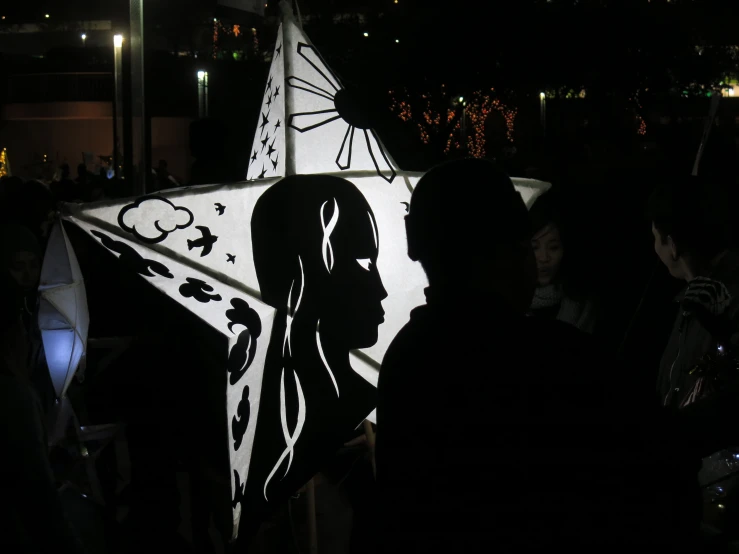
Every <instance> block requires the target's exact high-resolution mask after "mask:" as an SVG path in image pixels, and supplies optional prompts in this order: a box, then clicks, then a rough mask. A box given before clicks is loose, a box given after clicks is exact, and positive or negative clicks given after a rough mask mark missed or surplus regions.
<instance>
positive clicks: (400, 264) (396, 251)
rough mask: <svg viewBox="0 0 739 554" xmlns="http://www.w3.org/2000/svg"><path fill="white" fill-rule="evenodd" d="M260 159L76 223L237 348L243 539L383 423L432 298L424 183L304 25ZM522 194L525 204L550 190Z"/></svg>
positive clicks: (272, 94) (287, 54)
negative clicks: (366, 429) (225, 177)
mask: <svg viewBox="0 0 739 554" xmlns="http://www.w3.org/2000/svg"><path fill="white" fill-rule="evenodd" d="M249 154H250V164H249V168H248V172H247V180H246V181H245V182H243V183H238V184H231V185H207V186H199V187H191V188H185V189H179V190H171V191H165V192H159V193H157V194H156V195H151V196H144V197H141V198H136V199H131V200H125V201H113V202H104V203H98V204H90V205H85V206H70V207H69V210H68V213H67V216H66V217H67V219H69V220H71V221H73V222H74V223H76V224H77V225H79V226H80V227H81V228H82V229H84V230H85V231H87V232H88V233H90V234H91V235H92V236H93V237H94V238H95V239H96V240H97V241H98V242H100V243H101V244H102V245H103V246H104V247H105V248H107V249H108V250H110V251H112V252H113V253H115V254H116V255H117V256H118V258H119V261H120V262H121V263H123V264H125V265H126V266H128V267H130V268H132V269H133V270H135V271H136V272H138V273H139V274H141V275H142V276H143V277H144V278H146V279H147V280H149V281H150V282H151V283H152V284H153V285H154V286H155V287H157V288H158V289H159V290H161V291H162V292H164V293H165V294H167V295H168V296H170V297H172V298H173V299H175V300H176V301H177V302H179V303H180V304H181V305H183V306H184V307H185V308H186V309H188V310H190V311H192V312H193V313H195V314H196V315H197V316H198V317H199V318H201V319H202V320H203V321H204V322H205V323H207V324H208V325H210V326H211V327H213V328H214V329H216V330H217V331H218V332H219V333H221V335H222V336H223V337H224V339H225V340H224V348H225V347H227V348H228V358H227V367H224V369H223V371H224V374H226V373H227V379H226V380H225V383H226V385H225V387H226V390H224V396H223V397H224V400H225V403H226V406H225V412H226V418H225V420H224V421H223V425H224V426H227V427H228V436H229V439H230V440H229V442H228V445H225V444H224V447H223V448H224V450H223V455H224V457H225V456H226V455H228V460H229V464H230V478H231V493H232V496H231V502H232V509H233V534H232V535H233V537H234V538H235V537H236V536H237V534H238V528H239V520H240V517H241V514H242V513H244V512H247V511H248V512H249V513H250V514H252V513H259V512H260V511H262V510H264V509H266V508H268V507H269V506H270V505H272V504H274V503H278V502H281V501H284V500H285V499H286V498H287V497H288V495H290V494H293V493H294V492H295V491H296V490H297V489H299V488H300V487H301V486H302V485H303V484H304V483H305V482H306V481H307V480H308V479H310V477H311V476H312V475H313V474H314V473H315V472H316V471H317V470H318V469H319V468H320V464H321V463H322V462H323V460H325V458H326V457H327V456H330V455H331V453H332V452H333V451H334V450H335V449H336V448H337V447H339V446H340V445H341V442H342V440H343V439H345V438H346V435H347V433H348V432H351V431H352V430H353V429H355V428H356V427H357V426H358V425H360V424H361V422H362V421H363V420H364V419H365V418H372V417H373V410H374V405H375V404H374V402H375V396H374V392H375V389H376V384H377V376H378V370H379V366H380V362H381V361H382V357H383V355H384V353H385V351H386V350H387V347H388V346H389V344H390V341H391V340H392V339H393V337H394V336H395V334H396V333H397V332H398V331H399V330H400V328H401V327H402V326H403V325H404V324H405V323H406V322H407V321H408V318H409V314H410V311H411V310H412V309H413V308H414V307H416V306H418V305H420V304H422V303H423V302H424V295H423V289H424V287H425V286H426V284H427V283H426V277H425V275H424V273H423V271H422V269H421V267H420V265H418V264H415V263H413V262H411V261H410V260H409V259H408V256H407V254H406V238H405V226H404V216H405V215H406V213H407V207H408V203H409V201H410V195H411V192H412V190H413V187H414V185H415V184H416V183H417V181H418V179H419V178H420V177H421V175H422V174H421V173H414V172H406V171H401V170H400V169H398V168H397V166H396V165H395V163H394V162H393V160H392V158H391V157H390V155H389V154H388V153H387V152H386V150H385V148H384V147H383V145H382V143H381V142H380V140H379V138H378V137H377V135H376V133H375V132H374V131H373V130H372V127H371V122H370V121H367V120H366V119H365V117H364V116H363V114H362V113H361V112H360V111H358V110H357V107H356V103H355V102H354V101H353V99H352V98H351V96H350V93H349V92H348V91H347V90H346V89H345V88H344V87H343V86H342V84H341V82H340V81H339V79H338V78H337V77H336V75H335V74H334V73H333V72H332V71H331V69H330V68H329V67H328V66H327V65H326V63H325V62H324V61H323V59H322V58H321V56H320V55H319V54H318V51H317V50H316V49H315V47H314V46H313V45H312V44H311V42H310V41H309V40H308V38H307V37H306V36H305V34H304V33H303V31H302V29H300V27H299V26H298V25H297V24H296V22H295V21H294V19H293V18H292V15H291V14H284V15H283V20H282V24H281V26H280V29H279V31H278V38H277V43H276V46H275V51H274V56H273V59H272V65H271V68H270V74H269V79H268V81H267V86H266V89H265V92H264V99H263V103H262V109H261V113H260V115H259V120H258V121H257V130H256V134H255V137H254V141H253V146H252V149H251V151H250V153H249ZM291 176H293V177H291ZM295 176H297V177H295ZM285 177H287V178H286V179H283V178H285ZM337 178H341V179H337ZM514 183H515V185H516V187H517V189H518V190H519V191H520V192H521V194H522V196H523V198H524V200H525V201H526V203H527V204H528V205H530V204H531V203H532V202H533V200H534V198H535V197H536V196H537V195H538V194H539V193H540V192H541V191H543V190H545V189H546V187H547V185H546V184H544V183H541V182H538V181H531V180H526V179H520V180H514ZM455 185H457V184H456V183H455ZM457 190H459V188H458V189H457ZM461 193H462V194H463V191H461ZM451 209H464V208H463V206H461V204H459V203H456V204H455V205H454V206H451Z"/></svg>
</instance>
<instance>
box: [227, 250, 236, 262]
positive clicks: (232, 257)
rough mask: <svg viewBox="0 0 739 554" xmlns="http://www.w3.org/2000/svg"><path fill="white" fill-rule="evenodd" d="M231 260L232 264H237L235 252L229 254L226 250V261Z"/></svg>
mask: <svg viewBox="0 0 739 554" xmlns="http://www.w3.org/2000/svg"><path fill="white" fill-rule="evenodd" d="M228 262H231V263H232V264H236V255H235V254H229V253H228V252H226V263H228Z"/></svg>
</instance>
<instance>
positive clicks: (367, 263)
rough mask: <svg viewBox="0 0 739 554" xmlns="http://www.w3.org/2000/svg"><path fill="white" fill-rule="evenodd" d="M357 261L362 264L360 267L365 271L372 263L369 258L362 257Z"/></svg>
mask: <svg viewBox="0 0 739 554" xmlns="http://www.w3.org/2000/svg"><path fill="white" fill-rule="evenodd" d="M357 263H358V264H359V265H361V266H362V269H364V270H365V271H369V270H370V268H369V266H370V264H371V263H372V260H370V259H369V258H362V259H361V260H357Z"/></svg>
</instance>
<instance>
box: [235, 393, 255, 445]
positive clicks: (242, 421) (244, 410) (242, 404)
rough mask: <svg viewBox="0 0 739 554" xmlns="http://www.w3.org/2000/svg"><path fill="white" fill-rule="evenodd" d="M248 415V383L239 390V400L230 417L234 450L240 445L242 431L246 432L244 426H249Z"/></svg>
mask: <svg viewBox="0 0 739 554" xmlns="http://www.w3.org/2000/svg"><path fill="white" fill-rule="evenodd" d="M250 416H251V404H250V403H249V385H247V386H245V387H244V390H243V391H242V392H241V400H240V401H239V405H238V407H237V408H236V415H235V416H233V418H232V419H231V434H232V436H233V440H234V450H238V449H239V448H240V447H241V441H242V440H243V439H244V433H246V428H247V427H248V426H249V417H250Z"/></svg>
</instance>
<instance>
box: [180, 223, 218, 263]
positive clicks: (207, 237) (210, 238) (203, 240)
mask: <svg viewBox="0 0 739 554" xmlns="http://www.w3.org/2000/svg"><path fill="white" fill-rule="evenodd" d="M195 228H196V229H197V230H198V231H200V233H201V234H202V236H201V237H200V238H199V239H195V240H191V239H187V249H188V250H192V249H193V248H202V249H203V250H202V251H201V252H200V257H201V258H202V257H204V256H207V255H208V254H210V252H211V250H213V245H214V244H215V243H216V241H217V240H218V237H217V236H216V235H211V234H210V229H208V228H207V227H205V226H204V225H196V226H195Z"/></svg>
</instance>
